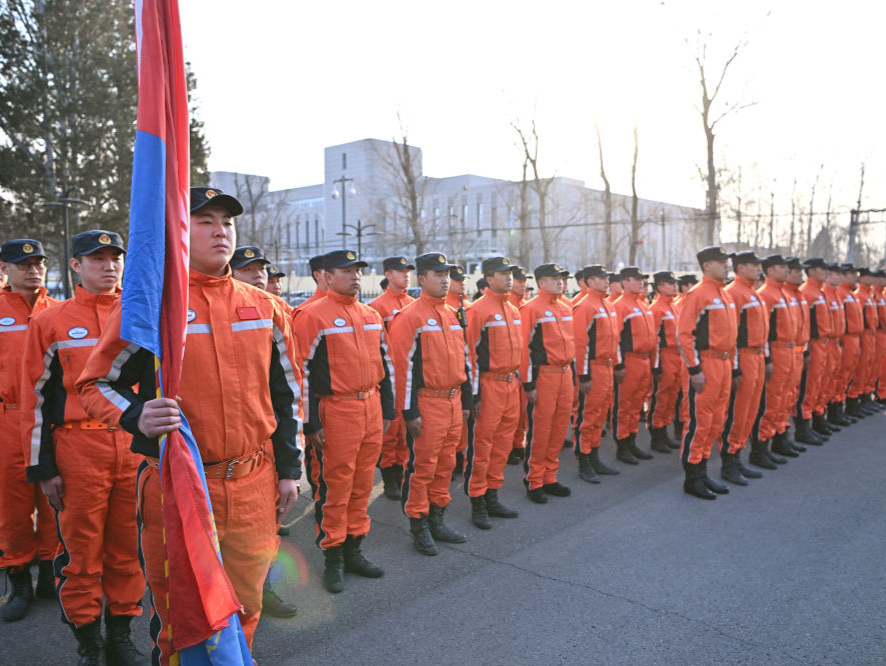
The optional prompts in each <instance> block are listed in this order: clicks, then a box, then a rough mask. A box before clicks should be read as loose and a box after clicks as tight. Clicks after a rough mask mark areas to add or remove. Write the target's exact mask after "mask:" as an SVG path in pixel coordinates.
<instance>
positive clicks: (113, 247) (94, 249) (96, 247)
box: [77, 245, 126, 257]
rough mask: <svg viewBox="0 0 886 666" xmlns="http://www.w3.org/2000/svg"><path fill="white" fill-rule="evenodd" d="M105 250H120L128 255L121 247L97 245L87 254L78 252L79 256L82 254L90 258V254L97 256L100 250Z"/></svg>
mask: <svg viewBox="0 0 886 666" xmlns="http://www.w3.org/2000/svg"><path fill="white" fill-rule="evenodd" d="M104 249H111V250H118V251H120V252H122V253H123V254H126V250H124V249H123V248H122V247H120V246H119V245H96V246H95V247H94V248H91V249H90V250H87V251H86V252H78V253H77V254H82V255H83V256H84V257H88V256H89V255H90V254H95V253H96V252H98V251H99V250H104Z"/></svg>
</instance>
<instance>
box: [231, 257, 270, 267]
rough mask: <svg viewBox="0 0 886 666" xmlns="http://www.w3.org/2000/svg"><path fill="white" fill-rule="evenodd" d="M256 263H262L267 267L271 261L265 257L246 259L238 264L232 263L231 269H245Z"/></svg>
mask: <svg viewBox="0 0 886 666" xmlns="http://www.w3.org/2000/svg"><path fill="white" fill-rule="evenodd" d="M254 261H260V262H262V263H263V264H264V265H265V266H267V265H268V264H270V263H271V260H270V259H265V258H264V257H253V258H252V259H244V260H242V261H238V262H237V263H234V262H233V261H231V262H230V264H231V268H243V267H244V266H248V265H249V264H251V263H253V262H254Z"/></svg>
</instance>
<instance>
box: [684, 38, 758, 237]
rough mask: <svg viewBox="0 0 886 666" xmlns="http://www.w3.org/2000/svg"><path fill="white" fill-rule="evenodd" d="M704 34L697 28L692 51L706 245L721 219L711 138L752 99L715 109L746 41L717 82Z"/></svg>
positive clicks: (712, 139)
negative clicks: (703, 155)
mask: <svg viewBox="0 0 886 666" xmlns="http://www.w3.org/2000/svg"><path fill="white" fill-rule="evenodd" d="M706 38H707V39H709V38H710V35H705V36H703V35H702V33H701V30H699V31H698V34H697V43H696V55H695V64H696V66H697V67H698V76H699V82H700V83H701V108H700V109H699V112H700V113H701V120H702V126H703V127H704V133H705V139H706V141H707V172H706V175H705V182H706V186H707V193H706V199H705V217H706V218H707V219H706V223H707V229H706V231H707V242H708V244H709V245H713V244H714V240H715V236H716V231H717V225H718V223H719V221H720V212H719V196H718V192H719V187H718V182H717V169H716V166H715V164H714V139H715V138H716V134H715V130H716V129H717V125H718V124H719V123H720V121H721V120H723V119H724V118H725V117H726V116H728V115H730V114H732V113H735V112H736V111H740V110H741V109H744V108H747V107H748V106H752V105H753V104H755V102H749V103H747V104H742V103H741V102H728V101H726V102H724V104H723V107H724V108H723V110H722V111H719V112H718V111H716V110H715V109H714V108H713V107H714V103H715V102H716V101H717V97H718V95H719V94H720V89H721V87H722V86H723V81H724V80H725V78H726V73H727V72H728V71H729V68H730V66H731V65H732V63H733V62H735V59H736V58H737V57H738V54H739V52H740V51H741V49H742V48H744V47H745V46H746V45H747V42H746V41H744V40H743V41H740V42H739V43H738V44H736V45H735V48H734V49H733V50H732V53H731V54H730V55H729V57H728V58H727V59H726V62H725V63H724V64H723V66H722V67H721V68H720V70H719V76H717V77H716V83H713V85H712V82H713V80H714V79H713V78H709V77H710V72H709V69H708V62H707V49H708V43H707V41H706Z"/></svg>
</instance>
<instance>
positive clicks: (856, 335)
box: [843, 332, 861, 338]
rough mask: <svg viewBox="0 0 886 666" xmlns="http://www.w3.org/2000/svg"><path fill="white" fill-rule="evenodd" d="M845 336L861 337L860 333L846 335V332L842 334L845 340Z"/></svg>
mask: <svg viewBox="0 0 886 666" xmlns="http://www.w3.org/2000/svg"><path fill="white" fill-rule="evenodd" d="M847 335H852V336H855V337H858V336H859V335H861V334H860V333H848V332H847V333H844V334H843V337H844V338H845V337H846V336H847Z"/></svg>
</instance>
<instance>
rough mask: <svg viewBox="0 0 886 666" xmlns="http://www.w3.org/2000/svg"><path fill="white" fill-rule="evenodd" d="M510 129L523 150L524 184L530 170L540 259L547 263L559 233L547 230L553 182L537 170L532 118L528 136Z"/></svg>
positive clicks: (535, 136) (521, 130)
mask: <svg viewBox="0 0 886 666" xmlns="http://www.w3.org/2000/svg"><path fill="white" fill-rule="evenodd" d="M511 127H513V128H514V131H515V132H516V133H517V136H518V137H519V139H520V145H521V147H522V149H523V181H524V182H526V176H527V175H528V174H527V170H531V175H532V180H530V181H529V186H530V188H531V189H532V192H533V193H534V194H535V199H536V203H537V205H538V228H539V234H540V236H541V247H542V258H543V259H544V260H545V261H548V260H549V259H550V258H551V256H552V255H551V247H552V244H553V242H554V240H555V239H556V236H558V235H559V232H555V233H550V232H549V230H548V229H547V214H548V192H549V190H550V188H551V185H552V184H553V182H554V179H553V178H542V177H541V176H540V174H539V168H538V143H539V141H538V131H537V130H536V126H535V119H534V118H533V120H532V124H531V129H530V133H529V136H527V134H526V132H524V131H523V129H522V128H521V127H520V126H519V125H517V123H515V122H511Z"/></svg>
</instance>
